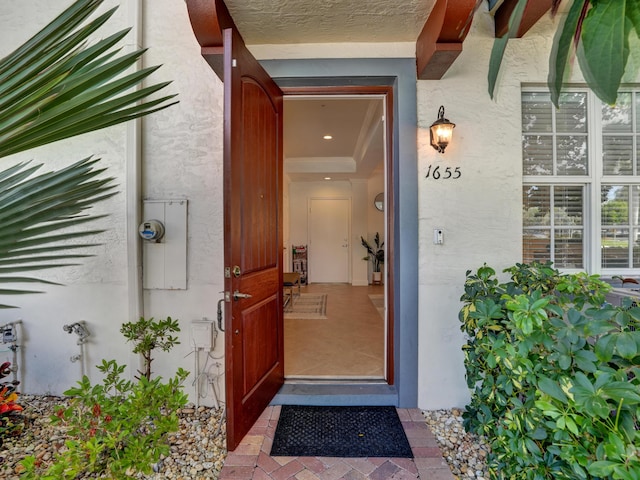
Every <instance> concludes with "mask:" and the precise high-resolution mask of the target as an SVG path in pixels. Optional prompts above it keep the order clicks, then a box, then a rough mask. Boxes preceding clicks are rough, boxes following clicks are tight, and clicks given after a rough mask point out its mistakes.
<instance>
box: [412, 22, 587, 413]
mask: <svg viewBox="0 0 640 480" xmlns="http://www.w3.org/2000/svg"><path fill="white" fill-rule="evenodd" d="M556 21H557V20H556ZM554 31H555V23H554V21H552V20H551V19H550V18H549V17H548V16H546V17H545V18H543V19H542V20H541V21H540V22H539V23H538V24H537V25H536V26H535V27H534V28H533V29H532V30H531V31H529V32H528V33H527V35H526V36H525V37H524V38H522V39H513V40H511V41H510V42H509V44H508V47H507V52H506V54H505V59H504V62H503V66H502V70H501V73H500V77H499V80H498V88H497V90H496V93H497V95H496V97H495V99H493V100H492V99H491V98H490V97H489V94H488V93H487V85H488V83H487V71H488V64H489V55H490V51H491V47H492V45H493V37H492V32H493V22H492V19H491V18H490V16H489V15H488V14H487V13H486V12H480V13H479V14H478V15H476V17H475V18H474V22H473V26H472V30H471V32H470V34H469V36H468V37H467V39H466V41H465V43H464V49H463V52H462V54H461V55H460V56H459V57H458V59H457V60H456V62H455V63H454V64H453V66H452V67H451V68H450V69H449V71H448V72H447V73H446V74H445V76H444V77H443V78H442V79H441V80H438V81H418V95H417V96H418V98H417V105H418V118H419V126H418V178H419V192H420V195H419V197H420V199H419V230H420V252H419V262H420V280H419V283H420V285H419V292H420V293H419V298H420V301H419V302H420V303H419V316H420V323H419V324H420V327H419V328H420V333H419V342H420V349H419V350H420V359H419V365H420V375H419V401H418V403H419V406H420V407H421V408H426V409H434V408H443V407H450V406H452V405H458V406H464V404H465V403H466V401H467V399H468V396H469V393H468V390H467V387H466V382H465V380H464V365H463V355H462V352H461V348H460V347H461V345H462V344H463V342H464V339H463V336H462V333H461V332H460V329H459V326H460V323H459V320H458V318H457V315H458V311H459V309H460V306H461V303H460V301H459V298H460V296H461V295H462V292H463V283H464V280H465V272H466V271H467V270H476V269H477V268H478V267H480V266H482V264H483V263H485V262H486V263H487V264H488V265H490V266H492V267H493V268H494V269H495V270H496V271H497V272H501V271H502V270H503V269H504V268H506V267H508V266H511V265H513V264H515V263H516V262H519V261H521V260H522V257H521V255H522V251H521V249H522V243H521V230H522V218H521V211H522V210H521V202H522V199H521V195H522V193H521V182H522V166H521V165H522V145H521V117H520V115H521V112H520V93H521V87H522V84H523V83H526V84H533V83H536V84H540V85H541V86H544V85H545V84H546V79H547V72H548V56H549V52H550V49H551V44H552V37H553V32H554ZM572 81H575V82H581V81H582V79H581V77H580V76H579V71H578V72H574V73H573V77H572ZM543 88H544V87H543ZM440 105H444V107H445V109H446V111H445V113H446V115H445V117H447V118H449V119H450V120H451V121H452V122H454V123H455V124H456V128H455V130H454V137H453V142H452V144H451V145H450V146H449V147H448V148H447V150H446V153H445V154H444V155H441V154H439V153H437V152H436V151H435V150H434V149H433V148H432V147H431V146H430V144H429V126H430V125H431V123H432V122H433V121H434V120H436V118H437V113H438V108H439V107H440ZM436 166H440V169H441V171H442V170H443V169H444V168H446V167H451V169H452V170H453V169H455V168H456V167H459V169H460V172H461V173H462V175H461V177H460V178H459V179H457V180H452V179H449V180H445V179H442V178H441V179H439V180H436V179H434V178H433V176H432V175H431V176H430V178H426V174H427V172H428V171H429V167H431V172H433V170H434V169H435V167H436ZM434 228H439V229H442V230H443V231H444V244H443V245H434V241H433V235H434V234H433V230H434Z"/></svg>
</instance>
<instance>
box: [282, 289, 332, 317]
mask: <svg viewBox="0 0 640 480" xmlns="http://www.w3.org/2000/svg"><path fill="white" fill-rule="evenodd" d="M284 318H295V319H303V320H305V319H309V320H324V319H326V318H327V294H326V293H301V294H300V296H299V297H298V296H294V297H293V304H291V303H290V304H289V305H288V306H287V308H286V310H285V311H284Z"/></svg>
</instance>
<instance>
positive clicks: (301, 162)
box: [283, 87, 393, 384]
mask: <svg viewBox="0 0 640 480" xmlns="http://www.w3.org/2000/svg"><path fill="white" fill-rule="evenodd" d="M283 90H284V93H285V96H284V119H283V123H284V129H283V133H284V138H283V149H284V181H283V188H284V210H285V211H284V215H283V218H284V219H285V224H284V225H283V232H284V233H283V237H284V245H285V255H284V270H285V271H287V270H289V269H290V268H291V267H290V264H291V262H290V260H289V259H288V258H287V257H288V255H287V254H288V252H287V247H289V248H290V246H291V245H305V246H307V247H308V248H307V251H308V262H309V263H308V265H309V268H308V280H309V284H308V285H306V286H304V285H303V287H302V295H303V296H304V295H312V294H314V295H315V294H323V295H327V296H328V299H327V304H328V305H327V317H326V319H323V320H309V319H305V320H302V319H295V318H292V315H290V314H288V312H287V311H285V327H284V331H285V342H284V349H285V379H286V380H287V382H291V381H305V382H308V381H311V382H313V381H318V380H321V381H326V380H334V381H335V380H349V381H374V382H384V383H389V384H391V383H392V381H393V380H392V378H393V375H392V373H391V374H389V373H390V372H393V369H392V368H390V367H389V365H390V364H392V355H391V354H390V352H392V351H393V349H392V348H391V347H390V343H389V342H390V341H391V339H392V337H393V336H392V334H390V333H389V332H390V331H392V328H391V327H390V326H391V325H393V316H392V315H388V314H387V312H388V311H389V309H388V304H389V296H388V294H387V287H388V282H383V283H382V284H381V285H372V284H371V281H372V278H371V268H370V266H369V262H368V261H365V260H363V257H364V256H366V254H367V252H366V250H365V249H364V247H363V246H362V244H361V237H363V238H365V239H366V240H368V241H369V242H370V243H371V241H372V239H373V237H374V236H375V235H376V234H379V235H380V237H381V238H383V239H384V238H386V232H387V223H388V219H387V213H386V212H385V208H380V202H378V204H377V205H378V207H376V202H375V199H376V197H378V199H379V198H380V196H382V198H386V196H387V194H388V192H387V184H388V182H389V175H388V173H387V170H388V168H389V165H388V158H389V156H390V154H389V151H388V148H389V145H390V144H391V142H390V140H389V138H388V137H389V131H390V122H389V121H388V120H389V119H388V118H387V109H388V108H389V105H390V104H391V98H390V97H392V95H391V92H390V89H389V88H380V87H377V88H376V87H360V89H359V91H358V89H354V88H353V87H351V88H349V89H347V90H348V92H345V91H344V90H345V89H344V88H342V89H341V88H338V87H334V88H325V89H323V90H324V91H322V92H318V93H315V94H314V93H313V92H309V91H308V90H306V91H304V92H299V91H292V90H291V89H286V88H285V89H283ZM383 203H386V202H383ZM387 245H388V244H387ZM387 248H388V247H387ZM388 278H391V276H388ZM294 307H295V298H294Z"/></svg>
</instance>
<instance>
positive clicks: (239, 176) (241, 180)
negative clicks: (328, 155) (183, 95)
mask: <svg viewBox="0 0 640 480" xmlns="http://www.w3.org/2000/svg"><path fill="white" fill-rule="evenodd" d="M223 34H224V35H223V36H224V39H223V45H224V122H225V125H224V226H225V232H224V233H225V239H224V244H225V246H224V248H225V254H224V258H225V277H226V278H225V291H226V292H227V293H228V294H229V295H230V301H229V302H228V303H227V304H226V307H227V308H226V309H225V311H226V318H225V326H226V328H225V330H226V335H225V350H226V351H225V355H226V401H227V447H228V449H229V450H234V449H235V448H236V446H237V445H238V443H240V441H241V440H242V438H243V437H244V435H245V434H246V433H247V432H248V431H249V429H250V428H251V426H252V425H253V424H254V423H255V421H256V420H257V419H258V417H259V416H260V414H261V413H262V412H263V410H264V409H265V407H266V406H267V405H268V404H269V402H270V401H271V399H272V398H273V396H274V395H275V394H276V393H277V391H278V389H279V388H280V386H281V385H282V384H283V383H284V364H283V360H284V349H283V338H284V336H283V305H282V288H281V284H282V188H281V183H282V92H281V91H280V89H279V88H278V86H277V85H276V84H275V83H274V81H273V80H272V79H271V78H270V77H269V75H268V74H267V73H266V72H265V71H264V69H263V68H262V67H261V66H260V64H259V63H258V62H257V61H256V59H255V58H253V56H252V55H251V54H250V53H249V51H248V50H247V49H246V47H245V45H244V42H243V41H242V38H241V37H240V35H239V34H238V33H237V31H236V30H235V29H233V28H227V29H224V32H223Z"/></svg>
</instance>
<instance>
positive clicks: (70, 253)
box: [0, 157, 115, 308]
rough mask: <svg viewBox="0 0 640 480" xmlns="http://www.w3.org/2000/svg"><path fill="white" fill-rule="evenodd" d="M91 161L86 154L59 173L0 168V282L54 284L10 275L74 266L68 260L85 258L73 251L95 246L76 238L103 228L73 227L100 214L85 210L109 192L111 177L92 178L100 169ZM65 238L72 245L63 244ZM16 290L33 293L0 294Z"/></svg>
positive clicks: (35, 168)
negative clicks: (85, 228)
mask: <svg viewBox="0 0 640 480" xmlns="http://www.w3.org/2000/svg"><path fill="white" fill-rule="evenodd" d="M97 161H98V160H97V159H93V158H91V157H89V158H85V159H83V160H80V161H79V162H76V163H74V164H73V165H70V166H69V167H67V168H64V169H62V170H60V171H57V172H48V173H41V174H36V173H37V171H38V170H39V169H40V168H41V167H42V165H34V166H32V165H31V164H30V163H21V164H18V165H15V166H13V167H10V168H9V169H7V170H5V171H4V172H0V191H1V193H0V223H2V225H3V228H2V230H0V284H7V283H10V284H22V283H43V284H55V283H54V282H51V281H47V280H43V279H40V278H35V277H24V276H20V275H16V273H20V272H31V271H39V270H44V269H50V268H55V267H62V266H71V265H77V263H76V262H73V261H72V262H70V260H77V259H80V258H85V257H87V256H90V254H79V253H76V252H75V251H76V250H78V249H86V248H88V247H91V246H95V245H96V243H95V242H83V241H82V239H83V238H85V237H89V236H91V237H93V236H95V235H97V234H99V233H101V232H102V231H103V230H100V229H92V230H78V226H82V225H84V224H85V223H87V222H91V221H94V220H96V219H99V218H102V217H104V215H90V214H88V213H87V210H89V209H90V208H91V207H92V205H93V204H95V203H96V202H97V201H101V200H105V199H107V198H109V197H111V196H113V195H115V192H114V188H115V186H114V184H113V179H112V178H96V177H98V176H100V175H102V173H103V169H99V168H95V166H96V162H97ZM70 240H72V241H73V243H71V244H69V243H67V242H69V241H70ZM18 293H37V292H36V291H35V290H25V289H23V288H17V287H16V288H11V289H0V295H9V294H11V295H15V294H18ZM0 307H2V308H7V307H9V305H2V306H0Z"/></svg>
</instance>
